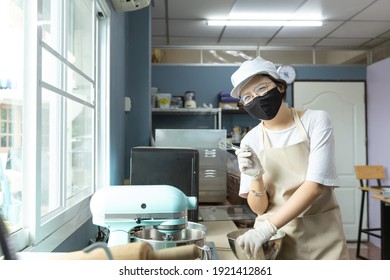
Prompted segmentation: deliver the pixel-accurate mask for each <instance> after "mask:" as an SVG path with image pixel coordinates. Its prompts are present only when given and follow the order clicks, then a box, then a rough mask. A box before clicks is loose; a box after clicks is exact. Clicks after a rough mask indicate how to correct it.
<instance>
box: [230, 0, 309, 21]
mask: <svg viewBox="0 0 390 280" xmlns="http://www.w3.org/2000/svg"><path fill="white" fill-rule="evenodd" d="M301 3H302V0H278V1H269V0H237V1H236V3H235V4H234V6H233V8H232V11H231V13H230V17H234V18H236V17H237V15H238V14H257V15H258V17H256V18H259V19H269V17H270V16H273V15H276V14H279V15H286V14H292V13H294V11H295V10H296V8H297V7H298V6H299V5H300V4H301Z"/></svg>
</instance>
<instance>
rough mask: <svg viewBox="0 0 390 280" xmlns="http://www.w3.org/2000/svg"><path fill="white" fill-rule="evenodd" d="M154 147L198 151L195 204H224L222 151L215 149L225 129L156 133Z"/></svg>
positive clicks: (177, 130) (224, 153)
mask: <svg viewBox="0 0 390 280" xmlns="http://www.w3.org/2000/svg"><path fill="white" fill-rule="evenodd" d="M155 131H156V141H155V145H156V147H159V148H161V147H182V148H193V149H197V150H198V151H199V202H201V203H215V202H222V203H223V202H225V201H226V180H227V179H226V177H227V176H226V173H227V159H226V154H227V153H226V151H224V150H221V149H220V148H219V147H218V141H219V139H220V138H221V137H226V129H156V130H155Z"/></svg>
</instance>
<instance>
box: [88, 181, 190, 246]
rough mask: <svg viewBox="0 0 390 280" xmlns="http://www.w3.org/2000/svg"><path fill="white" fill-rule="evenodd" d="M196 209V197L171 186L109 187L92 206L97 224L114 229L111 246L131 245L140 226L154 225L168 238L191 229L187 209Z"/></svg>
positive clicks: (99, 194)
mask: <svg viewBox="0 0 390 280" xmlns="http://www.w3.org/2000/svg"><path fill="white" fill-rule="evenodd" d="M196 206H197V198H196V197H187V196H186V195H185V194H184V193H183V192H182V191H181V190H179V189H177V188H175V187H173V186H168V185H140V186H110V187H105V188H102V189H100V190H98V191H97V192H96V193H95V194H94V195H93V196H92V199H91V204H90V207H91V211H92V221H93V223H94V224H96V225H100V226H104V227H107V228H109V230H110V238H109V246H112V245H118V244H124V243H127V242H128V239H129V232H130V230H131V229H133V228H134V227H137V226H153V227H155V228H156V229H158V230H159V231H161V232H163V233H166V234H168V235H169V234H172V233H173V232H176V231H178V230H182V229H184V228H186V227H187V210H190V209H196ZM112 240H114V241H112Z"/></svg>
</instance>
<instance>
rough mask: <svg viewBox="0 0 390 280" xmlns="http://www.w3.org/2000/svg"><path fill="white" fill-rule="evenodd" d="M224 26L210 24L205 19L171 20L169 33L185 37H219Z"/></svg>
mask: <svg viewBox="0 0 390 280" xmlns="http://www.w3.org/2000/svg"><path fill="white" fill-rule="evenodd" d="M222 29H223V27H221V26H208V25H207V24H206V21H205V20H170V21H169V34H170V35H171V36H185V37H197V36H199V37H216V38H218V37H219V34H220V33H221V31H222Z"/></svg>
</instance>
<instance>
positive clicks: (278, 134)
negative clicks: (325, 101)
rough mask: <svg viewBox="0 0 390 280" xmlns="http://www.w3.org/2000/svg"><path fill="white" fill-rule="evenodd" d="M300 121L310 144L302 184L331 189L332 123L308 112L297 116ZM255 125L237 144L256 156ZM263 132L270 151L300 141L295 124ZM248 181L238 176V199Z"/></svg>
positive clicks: (334, 180) (334, 177) (260, 143)
mask: <svg viewBox="0 0 390 280" xmlns="http://www.w3.org/2000/svg"><path fill="white" fill-rule="evenodd" d="M301 122H302V125H303V127H304V129H305V131H306V134H307V137H308V139H309V142H310V154H309V164H308V168H307V173H306V181H313V182H317V183H319V184H323V185H326V186H332V187H335V186H336V185H337V183H338V182H337V172H336V167H335V145H334V138H333V128H332V123H331V121H330V118H329V116H328V114H327V113H326V112H325V111H321V110H310V109H308V110H306V111H305V113H304V114H303V116H302V117H301ZM259 126H260V124H259V125H257V126H256V127H254V128H253V129H251V130H250V131H249V132H248V133H247V134H246V135H245V137H244V138H243V139H242V141H241V145H243V144H247V145H249V146H250V147H252V149H254V151H255V152H256V153H258V154H260V152H261V151H262V150H263V137H262V135H261V133H260V128H259ZM264 129H265V131H266V133H267V135H268V138H269V140H270V145H271V148H281V147H286V146H290V145H293V144H296V143H299V142H301V141H302V140H303V139H302V137H301V135H300V133H299V130H298V129H297V127H296V125H293V126H291V127H289V128H287V129H285V130H279V131H273V130H269V129H267V128H266V127H265V126H264ZM281 172H283V170H281ZM251 180H252V179H251V177H250V176H247V175H245V174H242V173H241V183H240V193H239V194H240V196H242V197H246V196H247V194H248V192H249V188H250V184H251Z"/></svg>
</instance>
